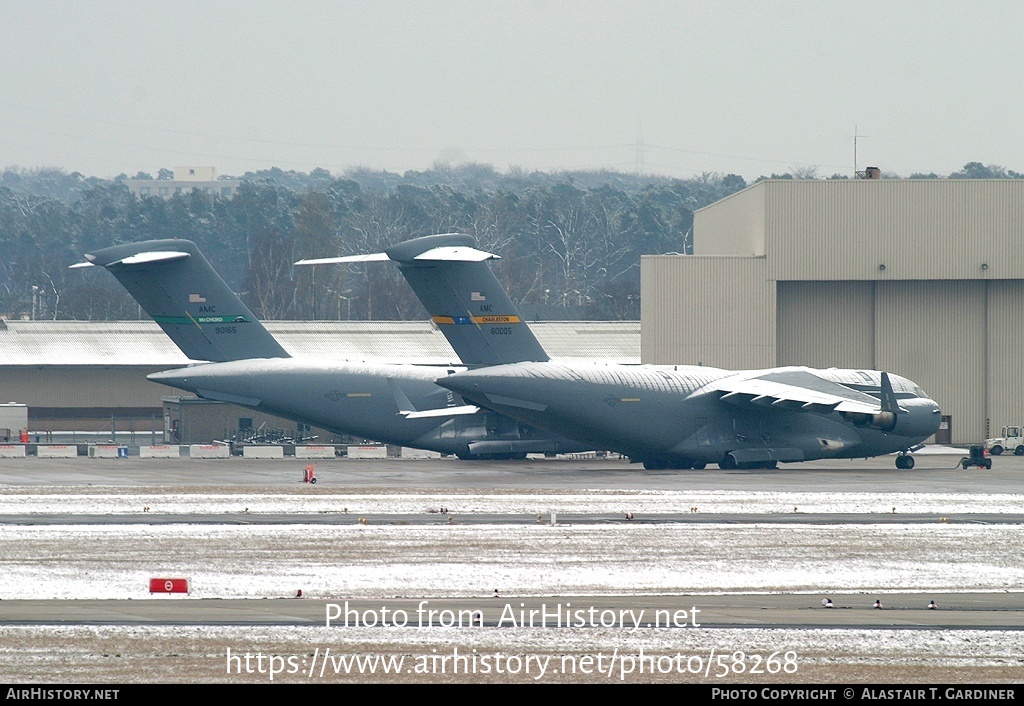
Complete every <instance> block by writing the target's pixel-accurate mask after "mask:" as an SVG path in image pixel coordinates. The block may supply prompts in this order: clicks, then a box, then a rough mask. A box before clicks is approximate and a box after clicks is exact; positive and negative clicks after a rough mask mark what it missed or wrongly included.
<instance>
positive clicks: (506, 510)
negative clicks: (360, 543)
mask: <svg viewBox="0 0 1024 706" xmlns="http://www.w3.org/2000/svg"><path fill="white" fill-rule="evenodd" d="M441 507H444V508H446V509H447V510H448V511H449V512H450V513H452V514H456V515H458V514H459V513H498V514H522V513H525V514H538V513H549V512H552V511H554V512H558V513H620V512H621V513H625V512H632V513H634V514H649V515H658V514H673V513H680V512H690V511H691V509H692V508H696V511H697V512H702V513H755V514H760V513H766V514H777V513H793V512H801V513H823V514H832V513H867V514H869V513H886V514H890V513H892V512H893V511H894V509H895V511H896V512H900V513H915V514H916V513H934V514H940V515H950V514H957V513H993V514H1024V494H1017V493H1002V494H973V493H972V494H970V495H966V494H963V493H927V492H921V493H842V492H835V493H833V492H821V491H817V492H742V491H726V490H719V491H707V490H704V491H670V490H650V491H632V490H631V491H621V492H609V491H608V490H592V491H587V490H582V491H579V490H573V491H566V492H564V493H552V492H549V491H545V492H536V493H530V492H516V493H501V492H496V493H479V492H459V491H451V492H445V493H443V494H442V493H403V494H386V493H376V492H368V493H348V494H338V493H333V492H329V491H326V490H318V489H313V488H310V489H309V490H308V492H301V493H297V492H294V491H292V490H290V489H288V490H281V491H280V492H258V491H257V492H246V491H245V490H244V489H237V488H234V489H230V490H228V489H225V491H224V492H210V489H208V488H207V489H202V490H197V491H196V492H187V491H183V490H175V491H174V492H168V491H167V490H166V489H162V488H153V489H149V490H145V489H139V488H126V487H98V486H93V487H82V486H66V487H62V486H50V487H47V488H45V490H41V489H40V488H38V487H30V486H26V487H11V486H8V487H6V488H4V489H3V494H2V495H0V515H26V514H28V515H31V514H55V513H63V514H89V515H106V514H134V513H139V514H142V513H143V512H149V513H156V514H231V513H237V514H244V513H246V512H249V513H254V514H258V513H272V514H290V513H295V514H300V513H305V514H318V513H348V514H416V513H425V512H430V511H431V510H433V511H436V510H437V509H438V508H441Z"/></svg>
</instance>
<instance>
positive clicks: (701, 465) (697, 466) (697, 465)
mask: <svg viewBox="0 0 1024 706" xmlns="http://www.w3.org/2000/svg"><path fill="white" fill-rule="evenodd" d="M707 465H708V464H706V463H695V464H693V467H694V469H696V470H698V471H703V470H704V468H705V467H706V466H707Z"/></svg>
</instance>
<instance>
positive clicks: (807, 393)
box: [713, 369, 886, 414]
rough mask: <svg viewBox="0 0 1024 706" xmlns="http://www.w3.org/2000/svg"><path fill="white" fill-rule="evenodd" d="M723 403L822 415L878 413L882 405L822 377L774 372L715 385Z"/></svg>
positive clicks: (800, 371) (804, 372) (788, 371)
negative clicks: (834, 413)
mask: <svg viewBox="0 0 1024 706" xmlns="http://www.w3.org/2000/svg"><path fill="white" fill-rule="evenodd" d="M713 389H715V390H717V391H719V392H720V393H722V394H721V399H722V401H723V402H730V403H732V404H739V405H751V406H758V407H770V408H771V407H774V408H781V409H792V410H798V411H806V412H816V413H818V414H829V413H830V412H854V413H859V414H878V413H879V412H882V411H886V410H884V409H883V406H882V402H881V401H880V400H879V399H878V398H876V397H872V396H871V395H868V394H866V393H864V392H859V391H858V390H853V389H850V388H849V387H846V386H844V385H840V384H839V383H835V382H831V381H830V380H825V379H823V378H821V377H818V376H817V375H815V374H814V373H812V372H810V371H808V370H799V369H794V370H780V371H771V372H768V373H765V374H763V375H757V376H754V377H741V376H735V377H730V378H726V379H725V380H721V381H719V382H717V383H715V384H714V385H713Z"/></svg>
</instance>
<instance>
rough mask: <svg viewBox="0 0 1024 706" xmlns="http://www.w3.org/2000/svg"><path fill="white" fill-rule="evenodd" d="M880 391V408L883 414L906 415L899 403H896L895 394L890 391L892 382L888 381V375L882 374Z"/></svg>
mask: <svg viewBox="0 0 1024 706" xmlns="http://www.w3.org/2000/svg"><path fill="white" fill-rule="evenodd" d="M880 391H881V393H882V394H881V408H882V411H883V412H891V413H893V414H906V412H907V410H905V409H902V408H901V407H900V405H899V402H897V401H896V393H895V392H894V391H893V389H892V382H891V381H890V380H889V373H887V372H884V371H883V372H882V385H881V388H880Z"/></svg>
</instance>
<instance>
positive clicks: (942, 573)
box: [0, 523, 1024, 599]
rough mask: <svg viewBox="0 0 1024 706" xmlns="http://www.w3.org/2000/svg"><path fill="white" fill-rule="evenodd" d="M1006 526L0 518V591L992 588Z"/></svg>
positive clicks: (62, 594) (1015, 558)
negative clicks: (173, 584)
mask: <svg viewBox="0 0 1024 706" xmlns="http://www.w3.org/2000/svg"><path fill="white" fill-rule="evenodd" d="M1022 555H1024V526H1021V525H1005V524H1003V525H963V524H961V525H949V524H943V523H935V524H926V525H921V524H915V525H785V526H779V525H759V524H737V525H729V524H720V525H703V524H683V525H672V524H669V525H663V524H659V525H647V524H628V523H620V524H615V525H612V524H609V525H577V526H573V525H557V526H550V525H526V526H522V525H463V526H459V525H452V526H449V525H437V526H422V525H398V524H396V525H329V526H320V525H276V526H274V525H271V526H268V525H248V526H244V525H243V526H238V525H73V526H14V525H6V526H3V525H0V566H2V568H3V571H2V572H0V599H14V598H45V599H54V598H144V597H148V595H149V594H148V593H147V587H148V580H149V578H151V577H154V576H185V577H189V578H190V579H191V581H192V597H194V598H236V597H237V598H246V597H249V598H260V597H279V596H292V595H295V591H296V590H298V589H302V591H303V593H304V594H305V595H307V596H311V597H327V598H338V597H346V598H357V597H370V598H372V597H393V596H413V597H415V596H423V595H436V596H474V595H478V596H489V595H490V594H491V593H492V592H493V590H494V589H495V588H500V589H501V591H502V594H503V595H550V594H567V595H571V594H611V593H617V594H626V595H629V594H655V593H670V594H671V593H690V592H696V593H701V592H704V593H708V592H711V593H714V592H750V591H753V592H761V591H793V592H831V591H836V590H843V591H869V592H874V591H897V590H900V591H944V592H955V591H998V590H1017V589H1019V587H1020V586H1021V585H1024V564H1022V562H1021V561H1020V559H1019V557H1020V556H1022Z"/></svg>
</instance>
